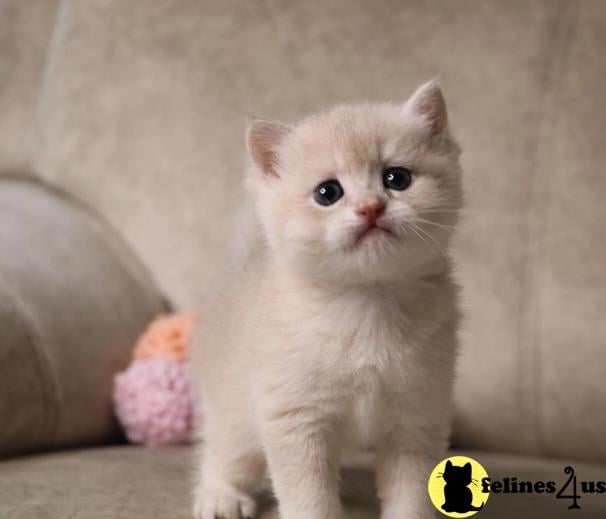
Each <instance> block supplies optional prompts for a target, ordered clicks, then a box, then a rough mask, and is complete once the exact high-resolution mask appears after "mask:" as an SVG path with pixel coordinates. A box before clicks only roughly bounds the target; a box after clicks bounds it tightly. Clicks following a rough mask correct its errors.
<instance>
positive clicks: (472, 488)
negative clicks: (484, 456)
mask: <svg viewBox="0 0 606 519" xmlns="http://www.w3.org/2000/svg"><path fill="white" fill-rule="evenodd" d="M485 480H488V481H489V480H490V479H489V477H488V474H487V472H486V470H484V467H482V465H480V464H479V463H478V462H477V461H476V460H474V459H473V458H468V457H467V456H452V457H450V458H446V459H445V460H442V461H441V462H440V463H438V464H437V465H436V467H435V468H434V469H433V471H432V472H431V475H430V476H429V481H428V482H427V491H428V492H429V498H430V499H431V502H432V503H433V505H434V506H435V507H436V508H437V509H438V510H439V511H440V512H442V513H443V514H444V515H446V516H448V517H471V516H472V515H475V514H477V513H478V512H479V511H480V510H482V508H484V506H485V505H486V501H488V497H489V495H490V494H489V492H486V491H485V492H483V491H482V490H483V489H482V485H481V482H482V481H485Z"/></svg>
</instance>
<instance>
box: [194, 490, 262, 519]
mask: <svg viewBox="0 0 606 519" xmlns="http://www.w3.org/2000/svg"><path fill="white" fill-rule="evenodd" d="M256 508H257V504H256V503H255V500H254V499H253V498H252V497H250V496H247V495H246V494H243V493H241V492H238V491H237V490H235V489H233V490H232V489H215V490H204V491H202V492H199V493H198V495H196V496H195V499H194V519H253V518H254V516H255V510H256Z"/></svg>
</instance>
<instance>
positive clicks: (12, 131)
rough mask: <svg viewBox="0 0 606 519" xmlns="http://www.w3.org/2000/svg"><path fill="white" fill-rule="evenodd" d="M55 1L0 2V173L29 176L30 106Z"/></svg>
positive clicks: (32, 138)
mask: <svg viewBox="0 0 606 519" xmlns="http://www.w3.org/2000/svg"><path fill="white" fill-rule="evenodd" d="M58 6H59V0H44V1H42V2H41V1H40V0H2V2H0V78H2V79H1V81H0V136H1V137H0V172H2V173H6V172H10V173H14V174H19V173H23V174H28V173H30V174H31V171H32V150H33V149H34V142H35V138H36V116H37V114H36V107H37V105H38V96H39V94H40V89H41V86H42V81H43V72H44V65H45V63H46V55H47V53H48V49H49V42H50V39H51V35H52V32H53V28H54V27H55V16H56V13H57V8H58Z"/></svg>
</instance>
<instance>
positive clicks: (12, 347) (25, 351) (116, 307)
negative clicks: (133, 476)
mask: <svg viewBox="0 0 606 519" xmlns="http://www.w3.org/2000/svg"><path fill="white" fill-rule="evenodd" d="M0 251H1V253H0V293H1V294H2V297H0V330H1V332H0V395H1V397H0V457H2V456H5V455H14V454H17V453H20V452H25V451H31V450H34V449H47V448H55V447H66V446H73V445H83V444H93V443H102V442H106V441H110V440H116V439H117V438H118V437H119V433H118V428H117V425H116V422H115V419H114V417H113V409H112V403H111V397H110V395H111V383H112V376H113V373H115V372H116V371H118V370H120V369H123V368H124V367H125V365H126V364H127V363H128V361H129V358H130V352H131V351H132V348H133V346H134V342H135V339H136V338H137V336H138V334H139V333H140V332H141V331H142V329H143V328H144V327H145V326H146V324H147V323H148V321H149V320H150V319H151V318H152V317H153V316H154V315H155V314H157V313H159V312H160V311H161V310H162V308H163V306H162V304H163V303H162V298H161V297H160V294H159V292H158V290H157V289H156V288H155V285H154V282H153V281H152V279H151V278H150V276H149V275H148V274H147V272H146V271H145V269H144V268H143V267H142V266H141V264H140V263H139V262H138V260H136V259H135V257H134V256H133V255H132V253H131V252H130V250H129V249H128V247H127V246H126V245H125V244H124V243H123V242H122V241H121V240H120V239H118V238H117V237H116V235H115V233H113V231H111V230H110V229H109V228H108V227H107V225H106V224H105V223H104V222H102V221H101V220H100V219H99V218H97V217H95V216H93V214H92V213H91V212H90V211H88V210H86V209H84V208H83V207H81V206H79V205H77V204H75V203H74V202H71V201H69V200H68V199H67V198H66V197H65V196H62V195H60V194H58V193H55V192H52V191H50V190H49V189H47V188H44V187H43V186H41V185H38V184H34V183H32V182H26V181H23V180H17V179H16V178H8V177H1V176H0ZM0 516H1V517H5V516H3V515H2V514H0Z"/></svg>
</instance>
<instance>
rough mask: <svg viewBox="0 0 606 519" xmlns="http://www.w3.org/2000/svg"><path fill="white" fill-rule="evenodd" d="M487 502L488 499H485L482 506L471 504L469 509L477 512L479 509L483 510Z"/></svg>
mask: <svg viewBox="0 0 606 519" xmlns="http://www.w3.org/2000/svg"><path fill="white" fill-rule="evenodd" d="M485 504H486V501H484V502H483V503H482V504H481V505H480V506H473V505H470V506H469V511H470V512H477V511H478V510H482V508H484V505H485Z"/></svg>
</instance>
